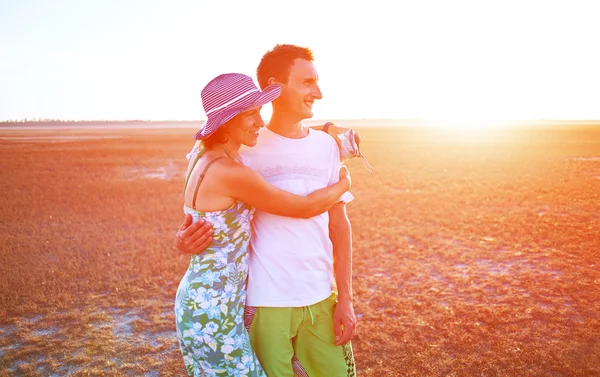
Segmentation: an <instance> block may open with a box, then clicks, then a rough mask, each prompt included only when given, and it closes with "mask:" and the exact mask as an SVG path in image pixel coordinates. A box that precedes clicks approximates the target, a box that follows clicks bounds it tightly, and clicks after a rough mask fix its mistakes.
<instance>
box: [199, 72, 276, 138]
mask: <svg viewBox="0 0 600 377" xmlns="http://www.w3.org/2000/svg"><path fill="white" fill-rule="evenodd" d="M280 94H281V87H280V86H279V85H269V86H267V87H266V88H265V90H263V91H262V92H261V91H260V89H258V87H257V86H256V84H254V81H253V80H252V78H251V77H250V76H246V75H244V74H242V73H225V74H222V75H219V76H217V77H215V78H214V79H213V80H212V81H211V82H209V83H208V84H207V85H206V86H205V87H204V89H202V93H201V94H200V97H201V98H202V106H203V107H204V111H205V113H206V117H207V118H208V119H207V120H206V123H204V126H203V127H202V129H200V131H198V132H197V133H196V135H195V136H194V138H195V139H196V140H203V139H206V138H207V137H209V136H210V135H212V134H213V133H214V132H215V131H216V130H217V129H218V128H219V127H221V126H222V125H223V124H225V123H227V122H228V121H230V120H231V119H232V118H233V117H235V116H236V115H238V114H239V113H241V112H244V111H246V110H249V109H252V108H254V107H257V106H262V105H264V104H267V103H269V102H271V101H273V100H274V99H275V98H277V97H279V95H280Z"/></svg>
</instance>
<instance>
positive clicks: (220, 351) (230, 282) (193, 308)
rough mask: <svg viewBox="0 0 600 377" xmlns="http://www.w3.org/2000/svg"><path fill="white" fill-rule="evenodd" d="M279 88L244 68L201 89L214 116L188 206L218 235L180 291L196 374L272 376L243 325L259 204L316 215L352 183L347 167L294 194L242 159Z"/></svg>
mask: <svg viewBox="0 0 600 377" xmlns="http://www.w3.org/2000/svg"><path fill="white" fill-rule="evenodd" d="M280 92H281V88H280V87H278V86H270V87H267V88H265V90H264V91H263V92H261V91H260V90H259V89H258V88H257V87H256V85H255V84H254V82H253V81H252V79H251V78H250V77H249V76H246V75H242V74H237V73H230V74H224V75H220V76H218V77H217V78H215V79H213V80H212V81H211V82H210V83H208V85H207V86H206V87H205V88H204V89H203V90H202V94H201V97H202V103H203V106H204V110H205V111H206V115H207V118H208V119H207V121H206V123H205V125H204V127H203V128H202V129H201V130H200V131H199V132H198V134H196V139H199V140H203V145H204V148H205V149H206V151H205V152H204V153H203V154H202V155H201V157H200V158H199V159H198V160H197V162H196V164H195V166H193V167H192V169H191V172H190V173H189V179H188V183H190V184H186V189H185V206H184V212H186V213H187V214H191V215H192V217H193V218H194V221H197V220H198V219H199V218H200V217H204V218H205V219H206V220H207V221H208V222H209V223H210V224H211V225H212V226H213V228H214V236H213V242H212V244H211V245H210V247H209V248H207V249H206V250H205V251H204V252H203V253H201V254H198V255H194V256H192V260H191V262H190V266H189V269H188V270H187V272H186V274H185V276H184V277H183V279H182V280H181V283H180V285H179V288H178V290H177V297H176V302H175V314H176V322H177V334H178V338H179V344H180V347H181V352H182V354H183V358H184V362H185V364H186V368H187V370H188V373H189V374H190V375H194V376H205V375H206V376H241V375H247V376H265V373H264V371H263V370H262V368H261V367H260V364H259V362H258V360H257V358H256V355H255V354H254V352H253V351H252V348H251V346H250V342H249V339H248V334H247V332H246V330H245V328H244V323H243V322H244V321H243V313H244V303H245V295H246V292H245V284H246V278H247V275H248V244H249V240H250V220H251V219H252V214H253V212H254V208H258V209H260V210H262V211H265V212H269V213H272V214H275V215H281V216H288V217H298V218H309V217H312V216H315V215H318V214H321V213H323V212H325V211H327V210H328V209H329V208H330V207H331V206H332V205H333V204H335V203H336V202H337V201H338V200H339V197H340V196H341V195H342V194H343V193H344V192H345V191H347V190H348V189H349V188H350V176H349V173H348V170H347V169H346V168H344V167H342V169H341V170H340V179H339V181H338V182H337V183H335V184H334V185H331V186H329V187H327V188H323V189H320V190H316V191H314V192H312V193H310V194H309V195H307V196H299V195H294V194H291V193H289V192H287V191H284V190H281V189H279V188H276V187H275V186H272V185H270V184H269V183H268V182H267V181H266V180H265V179H264V178H263V177H262V176H261V175H259V174H258V173H256V172H255V171H253V170H252V169H250V168H248V167H246V166H244V165H243V164H242V163H241V161H240V157H239V155H238V154H237V151H238V149H239V148H240V146H241V145H246V146H248V147H252V146H254V145H256V142H257V138H258V130H259V129H260V128H261V127H263V126H264V122H263V120H262V118H261V116H260V108H261V106H262V105H264V104H266V103H269V102H271V101H273V100H274V99H275V98H277V97H278V96H279V94H280ZM192 183H193V184H192Z"/></svg>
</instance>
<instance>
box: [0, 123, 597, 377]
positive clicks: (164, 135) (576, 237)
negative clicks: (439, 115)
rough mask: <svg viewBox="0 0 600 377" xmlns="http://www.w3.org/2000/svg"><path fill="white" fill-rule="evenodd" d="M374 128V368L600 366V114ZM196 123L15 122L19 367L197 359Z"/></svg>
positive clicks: (369, 271)
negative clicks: (186, 312)
mask: <svg viewBox="0 0 600 377" xmlns="http://www.w3.org/2000/svg"><path fill="white" fill-rule="evenodd" d="M359 130H360V132H361V134H362V135H363V138H364V139H365V141H364V143H363V145H362V150H363V152H364V154H365V155H366V156H367V157H368V158H369V161H370V162H371V164H372V165H373V166H374V168H375V172H374V173H368V172H366V171H365V169H364V168H363V166H362V162H361V161H360V160H353V161H350V163H349V164H348V165H349V166H350V169H351V172H352V177H353V188H352V192H353V194H354V195H355V197H356V199H355V201H354V202H352V203H351V204H350V205H349V206H348V211H349V216H350V219H351V221H352V224H353V232H354V268H353V271H354V291H355V310H356V313H357V316H358V319H359V323H358V334H357V336H356V338H355V340H354V349H355V357H356V364H357V368H358V375H359V376H362V377H376V376H377V377H381V376H394V377H396V376H421V377H422V376H425V377H426V376H456V377H459V376H509V377H517V376H518V377H521V376H544V377H546V376H556V377H558V376H561V377H563V376H564V377H583V376H600V314H599V313H600V261H599V260H598V256H599V252H600V157H599V156H600V127H578V128H569V127H552V128H549V129H543V128H539V127H530V128H527V129H503V130H490V131H489V132H487V133H486V132H479V131H471V132H466V131H464V132H451V131H443V130H434V129H424V128H410V127H405V128H391V127H380V128H377V127H373V128H360V129H359ZM193 132H194V130H192V129H190V128H188V129H132V130H118V129H106V130H103V129H90V130H77V131H72V130H51V129H48V130H38V131H34V130H29V131H24V130H4V131H2V130H1V129H0V167H1V171H0V192H1V193H2V194H1V195H0V219H1V221H0V261H1V263H0V377H7V376H67V375H69V376H183V375H185V372H184V368H183V361H182V358H181V354H180V351H179V348H178V345H177V340H176V334H175V320H174V315H173V309H172V308H173V300H174V296H175V291H176V289H177V285H178V283H179V279H180V278H181V277H182V276H183V273H184V272H185V269H186V268H187V263H188V261H189V256H186V255H181V254H179V253H178V252H176V251H175V250H174V249H173V244H174V234H175V232H176V229H177V227H178V226H179V224H180V222H181V221H182V219H183V215H182V198H181V189H182V184H183V174H184V171H185V167H186V160H185V157H184V156H185V154H186V153H187V152H188V151H189V149H190V147H191V145H192V141H191V135H192V134H193Z"/></svg>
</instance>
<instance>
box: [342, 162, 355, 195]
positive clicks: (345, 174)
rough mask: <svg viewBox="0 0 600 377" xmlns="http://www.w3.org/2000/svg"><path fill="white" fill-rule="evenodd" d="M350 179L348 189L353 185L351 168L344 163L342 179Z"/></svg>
mask: <svg viewBox="0 0 600 377" xmlns="http://www.w3.org/2000/svg"><path fill="white" fill-rule="evenodd" d="M344 180H346V181H348V190H350V187H352V178H351V177H350V170H348V168H347V167H345V166H344V165H342V166H341V167H340V181H344Z"/></svg>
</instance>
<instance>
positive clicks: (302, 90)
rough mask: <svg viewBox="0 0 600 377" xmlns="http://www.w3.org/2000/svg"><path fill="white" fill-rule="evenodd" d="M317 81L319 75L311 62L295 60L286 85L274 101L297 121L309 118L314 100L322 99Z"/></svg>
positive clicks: (311, 114)
mask: <svg viewBox="0 0 600 377" xmlns="http://www.w3.org/2000/svg"><path fill="white" fill-rule="evenodd" d="M318 80H319V75H318V74H317V70H316V68H315V65H314V64H313V63H312V62H311V61H308V60H305V59H296V60H295V61H294V64H293V65H292V66H291V68H290V75H289V77H288V81H287V84H283V85H282V86H281V96H279V99H278V100H276V101H278V105H279V106H280V107H281V108H282V109H283V110H284V111H285V112H287V113H288V114H290V115H291V114H294V115H297V116H298V118H299V120H302V119H307V118H311V117H312V116H313V111H312V106H313V104H314V102H315V100H317V99H321V98H322V97H323V95H322V94H321V89H320V88H319V85H318V84H317V81H318Z"/></svg>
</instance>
